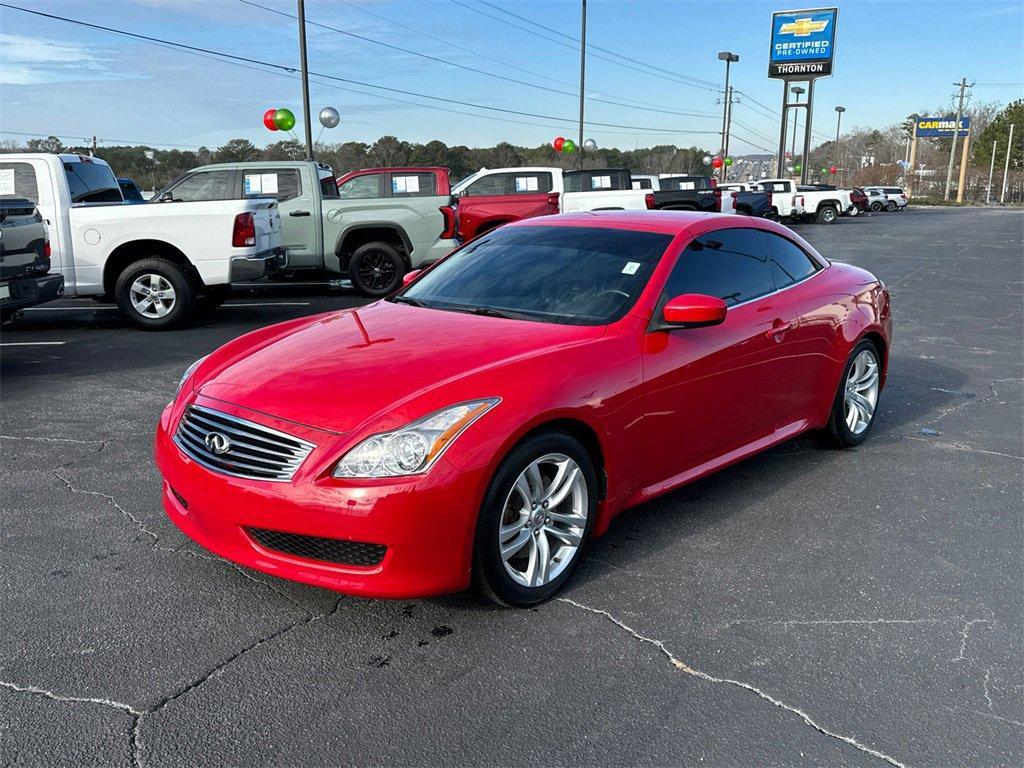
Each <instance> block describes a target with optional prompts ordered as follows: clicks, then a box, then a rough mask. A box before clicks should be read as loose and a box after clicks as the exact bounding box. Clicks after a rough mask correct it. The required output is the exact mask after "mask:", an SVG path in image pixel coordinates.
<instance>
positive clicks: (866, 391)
mask: <svg viewBox="0 0 1024 768" xmlns="http://www.w3.org/2000/svg"><path fill="white" fill-rule="evenodd" d="M881 391H882V364H881V357H880V355H879V352H878V348H877V347H876V346H875V344H874V342H872V341H869V340H868V339H864V340H862V341H861V342H860V343H859V344H858V345H857V346H856V347H854V348H853V352H851V353H850V357H849V359H848V360H847V361H846V366H845V367H844V368H843V375H842V377H841V378H840V380H839V388H838V390H837V391H836V396H835V400H833V402H832V413H831V414H830V416H829V422H828V429H827V435H828V438H829V442H830V443H831V444H832V445H834V446H836V447H839V448H852V447H853V446H855V445H860V444H861V443H863V442H864V440H865V439H866V438H867V436H868V433H869V432H870V431H871V427H872V425H873V424H874V423H875V414H876V413H877V412H878V398H879V395H880V394H881Z"/></svg>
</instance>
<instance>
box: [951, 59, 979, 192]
mask: <svg viewBox="0 0 1024 768" xmlns="http://www.w3.org/2000/svg"><path fill="white" fill-rule="evenodd" d="M953 85H956V86H959V87H960V101H959V102H958V103H957V107H956V122H955V123H953V125H954V126H956V127H955V128H954V130H953V143H952V144H950V146H949V168H947V169H946V194H945V199H946V200H949V193H950V190H951V189H952V188H953V160H954V159H955V158H956V138H957V136H958V135H960V130H959V126H960V118H961V117H963V116H964V93H965V92H966V91H967V89H968V88H969V87H971V86H973V85H974V83H971V86H969V85H967V78H966V77H963V78H961V79H960V82H959V83H953ZM965 138H966V137H965ZM957 199H958V200H962V199H963V195H961V194H960V193H959V192H958V193H957Z"/></svg>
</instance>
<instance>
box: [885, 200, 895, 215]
mask: <svg viewBox="0 0 1024 768" xmlns="http://www.w3.org/2000/svg"><path fill="white" fill-rule="evenodd" d="M885 210H887V211H888V212H889V213H892V212H893V211H895V210H896V203H894V202H893V201H892V200H890V201H889V202H888V203H886V204H885Z"/></svg>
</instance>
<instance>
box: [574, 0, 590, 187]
mask: <svg viewBox="0 0 1024 768" xmlns="http://www.w3.org/2000/svg"><path fill="white" fill-rule="evenodd" d="M582 15H583V20H582V22H581V24H582V28H581V30H580V136H579V141H578V142H577V143H576V152H577V153H579V156H578V158H577V162H578V163H579V168H580V170H583V93H584V89H585V86H586V82H587V0H583V12H582Z"/></svg>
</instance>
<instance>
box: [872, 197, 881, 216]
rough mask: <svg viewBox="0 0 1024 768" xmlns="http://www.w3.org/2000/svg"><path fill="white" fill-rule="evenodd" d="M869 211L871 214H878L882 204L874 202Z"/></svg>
mask: <svg viewBox="0 0 1024 768" xmlns="http://www.w3.org/2000/svg"><path fill="white" fill-rule="evenodd" d="M871 210H872V212H873V213H878V212H879V211H880V210H882V204H881V203H880V202H878V201H877V200H876V201H875V202H873V203H872V204H871Z"/></svg>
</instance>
